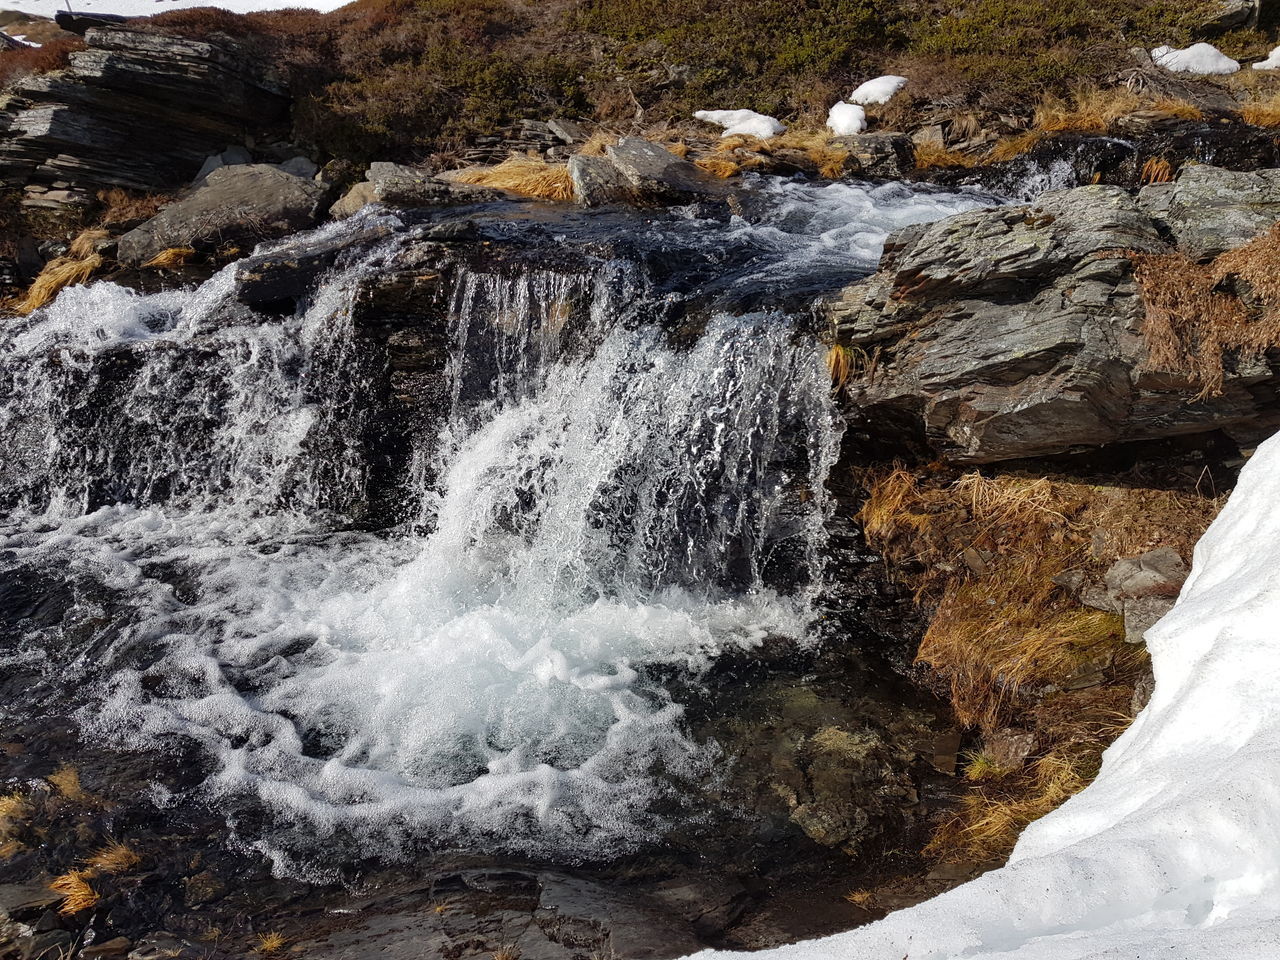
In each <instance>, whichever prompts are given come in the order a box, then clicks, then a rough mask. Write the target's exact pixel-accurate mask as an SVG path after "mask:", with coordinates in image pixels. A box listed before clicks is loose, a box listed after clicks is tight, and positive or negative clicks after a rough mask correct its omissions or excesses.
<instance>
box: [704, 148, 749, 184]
mask: <svg viewBox="0 0 1280 960" xmlns="http://www.w3.org/2000/svg"><path fill="white" fill-rule="evenodd" d="M693 163H694V166H696V167H698V168H699V169H702V170H705V171H707V173H709V174H711V175H712V176H713V177H719V178H720V179H722V180H727V179H728V178H729V177H732V176H735V175H736V174H738V173H741V172H742V165H741V164H739V163H737V162H736V161H734V160H730V159H728V158H727V157H718V156H715V155H714V154H712V155H708V156H705V157H699V158H698V159H697V160H695V161H693Z"/></svg>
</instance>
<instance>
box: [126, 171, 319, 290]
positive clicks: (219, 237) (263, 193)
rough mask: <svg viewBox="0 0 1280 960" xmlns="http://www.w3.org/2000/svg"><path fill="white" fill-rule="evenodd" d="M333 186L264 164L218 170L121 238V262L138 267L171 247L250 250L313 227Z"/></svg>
mask: <svg viewBox="0 0 1280 960" xmlns="http://www.w3.org/2000/svg"><path fill="white" fill-rule="evenodd" d="M328 192H329V188H328V187H327V186H326V185H325V184H323V183H320V182H318V181H315V180H304V179H303V178H302V177H295V176H293V175H292V174H288V173H285V172H284V171H283V170H280V169H279V168H278V167H274V166H271V165H270V164H264V163H250V164H240V165H237V166H231V167H219V168H218V169H217V170H214V171H213V172H212V173H210V174H209V176H208V177H207V178H206V179H205V181H204V183H203V184H201V185H200V186H199V187H197V188H196V189H195V190H193V191H192V192H191V193H190V194H188V195H187V196H186V197H185V198H183V199H182V200H179V201H178V202H177V203H173V204H170V205H169V206H167V207H165V208H164V209H163V210H161V211H160V212H159V213H158V214H156V215H155V216H154V217H152V218H151V219H150V220H148V221H147V222H146V223H144V224H142V225H141V226H140V227H137V228H135V229H133V230H130V231H129V232H128V233H126V234H125V235H124V236H122V237H121V238H120V242H119V247H118V250H117V258H118V259H119V260H120V262H121V263H124V264H127V265H129V266H136V265H137V264H140V263H143V262H144V261H146V260H148V259H149V258H151V257H153V256H155V255H156V254H157V253H160V252H161V251H162V250H165V249H167V248H170V247H194V248H195V249H197V250H214V249H220V248H225V247H227V246H248V247H252V246H253V245H254V244H255V243H258V242H260V241H262V240H268V239H272V238H274V237H283V236H286V235H288V234H290V233H295V232H297V231H299V230H305V229H306V228H307V227H311V226H314V225H315V224H316V223H317V222H318V221H319V219H320V215H321V212H322V211H323V210H324V209H325V199H326V197H327V195H328Z"/></svg>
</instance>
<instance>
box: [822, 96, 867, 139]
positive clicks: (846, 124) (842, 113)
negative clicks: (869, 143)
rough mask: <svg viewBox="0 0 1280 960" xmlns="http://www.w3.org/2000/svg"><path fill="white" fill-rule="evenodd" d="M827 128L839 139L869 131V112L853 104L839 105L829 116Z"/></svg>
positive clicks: (833, 108) (832, 109)
mask: <svg viewBox="0 0 1280 960" xmlns="http://www.w3.org/2000/svg"><path fill="white" fill-rule="evenodd" d="M827 126H828V127H830V128H831V132H832V133H834V134H835V135H836V136H837V137H850V136H853V135H854V134H855V133H861V132H862V131H863V130H865V129H867V111H865V110H863V109H862V108H861V107H859V106H856V105H855V104H852V103H837V104H836V105H835V106H834V107H832V108H831V112H830V113H828V114H827Z"/></svg>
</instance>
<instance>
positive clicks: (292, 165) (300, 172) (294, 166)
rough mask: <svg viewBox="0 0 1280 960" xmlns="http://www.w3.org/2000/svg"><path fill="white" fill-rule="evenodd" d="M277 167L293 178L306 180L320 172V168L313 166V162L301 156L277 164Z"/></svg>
mask: <svg viewBox="0 0 1280 960" xmlns="http://www.w3.org/2000/svg"><path fill="white" fill-rule="evenodd" d="M277 166H278V167H279V169H281V170H283V171H284V172H285V173H291V174H293V175H294V176H295V177H306V178H308V179H310V178H312V177H314V176H315V175H316V173H317V172H318V171H319V170H320V168H319V167H317V166H316V165H315V162H314V161H312V160H310V159H308V158H307V157H301V156H299V157H292V158H290V159H288V160H286V161H285V162H284V163H281V164H277Z"/></svg>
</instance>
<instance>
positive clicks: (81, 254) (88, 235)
mask: <svg viewBox="0 0 1280 960" xmlns="http://www.w3.org/2000/svg"><path fill="white" fill-rule="evenodd" d="M110 236H111V234H110V233H109V232H108V231H106V230H103V229H102V228H101V227H90V228H89V229H88V230H81V231H80V232H79V233H78V234H77V235H76V238H75V239H74V240H72V241H71V246H70V247H69V248H68V250H67V256H69V257H72V258H73V259H76V260H84V259H86V258H88V257H91V256H93V255H94V254H95V253H97V244H98V243H99V242H100V241H102V240H106V239H108V238H109V237H110Z"/></svg>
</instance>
